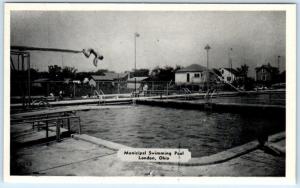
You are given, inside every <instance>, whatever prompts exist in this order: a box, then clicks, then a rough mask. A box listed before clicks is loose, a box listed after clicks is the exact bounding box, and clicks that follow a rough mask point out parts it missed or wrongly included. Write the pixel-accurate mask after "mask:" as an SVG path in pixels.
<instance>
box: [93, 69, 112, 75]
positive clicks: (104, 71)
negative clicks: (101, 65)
mask: <svg viewBox="0 0 300 188" xmlns="http://www.w3.org/2000/svg"><path fill="white" fill-rule="evenodd" d="M106 72H110V71H108V70H107V69H98V70H97V71H95V72H94V74H96V75H104V74H105V73H106Z"/></svg>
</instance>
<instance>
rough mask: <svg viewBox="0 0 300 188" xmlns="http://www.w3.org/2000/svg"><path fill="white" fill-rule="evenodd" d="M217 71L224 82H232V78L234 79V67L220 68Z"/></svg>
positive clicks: (235, 75) (235, 72) (235, 73)
mask: <svg viewBox="0 0 300 188" xmlns="http://www.w3.org/2000/svg"><path fill="white" fill-rule="evenodd" d="M219 71H220V73H221V77H222V79H223V81H224V82H227V83H232V82H233V81H234V80H236V77H237V71H236V70H235V69H232V68H220V69H219Z"/></svg>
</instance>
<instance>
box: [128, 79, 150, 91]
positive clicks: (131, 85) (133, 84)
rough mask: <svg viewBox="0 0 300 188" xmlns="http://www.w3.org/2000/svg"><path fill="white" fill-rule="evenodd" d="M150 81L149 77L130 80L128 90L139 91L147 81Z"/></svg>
mask: <svg viewBox="0 0 300 188" xmlns="http://www.w3.org/2000/svg"><path fill="white" fill-rule="evenodd" d="M148 79H149V77H146V76H143V77H132V78H128V80H127V88H129V89H135V88H136V89H139V88H140V87H141V86H142V85H143V82H145V81H147V80H148Z"/></svg>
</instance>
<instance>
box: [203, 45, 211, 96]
mask: <svg viewBox="0 0 300 188" xmlns="http://www.w3.org/2000/svg"><path fill="white" fill-rule="evenodd" d="M204 49H205V50H206V55H207V57H206V59H207V65H206V69H207V72H206V74H207V75H206V83H207V85H206V86H207V94H208V92H209V67H208V51H209V50H210V49H211V47H210V46H209V45H208V44H207V45H206V46H205V48H204Z"/></svg>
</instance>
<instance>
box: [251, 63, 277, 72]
mask: <svg viewBox="0 0 300 188" xmlns="http://www.w3.org/2000/svg"><path fill="white" fill-rule="evenodd" d="M261 69H266V70H267V71H269V72H273V71H275V70H277V69H278V68H277V67H272V66H271V65H270V64H267V65H262V66H260V67H256V68H255V70H256V72H257V71H259V70H261Z"/></svg>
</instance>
